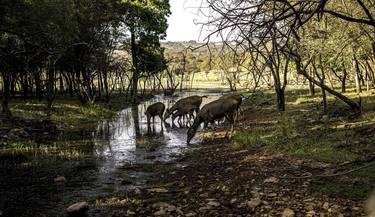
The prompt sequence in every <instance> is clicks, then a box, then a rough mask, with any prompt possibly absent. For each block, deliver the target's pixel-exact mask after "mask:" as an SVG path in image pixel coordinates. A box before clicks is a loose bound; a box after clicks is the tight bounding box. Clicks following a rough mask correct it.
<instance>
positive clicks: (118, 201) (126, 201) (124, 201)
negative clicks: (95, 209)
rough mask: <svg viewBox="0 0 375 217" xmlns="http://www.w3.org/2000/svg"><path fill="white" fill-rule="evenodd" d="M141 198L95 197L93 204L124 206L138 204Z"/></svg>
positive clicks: (140, 202)
mask: <svg viewBox="0 0 375 217" xmlns="http://www.w3.org/2000/svg"><path fill="white" fill-rule="evenodd" d="M142 203H143V201H142V200H138V199H131V198H117V197H114V198H109V199H97V200H96V201H95V206H99V207H100V206H109V207H126V206H129V205H140V204H142Z"/></svg>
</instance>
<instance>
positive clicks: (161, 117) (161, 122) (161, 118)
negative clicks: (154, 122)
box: [159, 115, 163, 130]
mask: <svg viewBox="0 0 375 217" xmlns="http://www.w3.org/2000/svg"><path fill="white" fill-rule="evenodd" d="M159 118H160V127H161V130H163V115H159Z"/></svg>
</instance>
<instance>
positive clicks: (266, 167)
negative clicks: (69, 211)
mask: <svg viewBox="0 0 375 217" xmlns="http://www.w3.org/2000/svg"><path fill="white" fill-rule="evenodd" d="M348 95H349V96H351V97H355V94H353V93H349V94H348ZM287 99H288V100H287V101H288V102H287V111H286V112H284V113H283V114H281V113H279V112H277V109H276V106H275V103H274V102H275V99H274V97H273V94H272V93H271V92H270V93H265V94H254V95H252V97H251V98H249V100H247V101H246V102H245V103H244V105H243V106H242V115H241V117H240V120H239V122H238V125H237V129H236V131H237V132H236V135H235V137H234V138H233V139H232V140H231V141H228V140H227V139H224V138H222V137H223V132H220V131H218V132H216V133H215V135H214V137H215V139H212V136H211V135H212V134H211V133H209V134H206V136H207V135H209V136H208V137H207V139H206V141H204V142H202V143H200V144H195V145H192V147H191V148H190V149H189V150H188V151H187V152H186V153H185V154H184V156H183V157H181V158H180V159H178V160H177V161H176V162H174V163H172V164H168V165H165V166H163V165H159V166H155V168H154V171H153V172H154V173H155V175H154V176H153V177H154V178H152V179H151V180H149V181H148V186H147V187H145V188H142V189H136V190H135V191H134V192H130V193H127V194H126V195H116V197H113V198H108V199H101V200H99V201H96V206H97V207H102V208H103V209H106V208H108V207H111V210H112V214H111V215H110V216H311V217H312V216H335V217H336V216H340V217H341V216H348V217H349V216H365V201H366V199H367V198H368V196H369V195H370V193H371V191H372V190H373V189H374V188H375V173H374V172H375V165H374V163H373V161H374V159H373V155H374V153H375V147H374V144H375V138H374V136H373V135H374V132H375V113H374V109H373V108H374V106H375V103H374V102H375V101H374V97H373V96H372V95H371V94H368V95H367V96H363V97H362V102H363V105H364V107H363V115H361V116H350V111H349V110H347V109H346V107H345V105H343V104H341V103H340V102H338V101H335V100H334V99H333V98H329V113H328V114H322V112H321V109H322V107H321V105H320V103H319V101H320V97H319V96H315V97H310V96H309V95H308V93H307V92H306V91H301V90H291V91H289V92H288V93H287ZM202 136H204V135H202ZM362 167H363V168H362ZM135 168H136V167H135ZM358 168H362V169H358ZM351 170H353V171H351ZM113 209H114V210H113Z"/></svg>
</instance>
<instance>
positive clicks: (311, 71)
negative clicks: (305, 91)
mask: <svg viewBox="0 0 375 217" xmlns="http://www.w3.org/2000/svg"><path fill="white" fill-rule="evenodd" d="M310 74H311V77H312V78H314V71H313V70H312V69H310ZM309 91H310V95H311V96H315V85H314V83H313V82H311V81H310V80H309Z"/></svg>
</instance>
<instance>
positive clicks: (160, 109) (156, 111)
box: [145, 102, 165, 128]
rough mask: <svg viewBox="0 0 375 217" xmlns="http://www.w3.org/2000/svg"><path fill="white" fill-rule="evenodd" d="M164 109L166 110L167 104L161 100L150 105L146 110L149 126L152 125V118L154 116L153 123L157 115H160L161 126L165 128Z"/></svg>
mask: <svg viewBox="0 0 375 217" xmlns="http://www.w3.org/2000/svg"><path fill="white" fill-rule="evenodd" d="M164 110H165V105H164V104H163V103H161V102H157V103H154V104H152V105H150V106H148V107H147V109H146V112H145V114H146V116H147V126H150V121H151V118H152V124H155V116H159V118H160V122H161V127H162V128H163V114H164Z"/></svg>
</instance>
